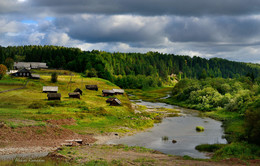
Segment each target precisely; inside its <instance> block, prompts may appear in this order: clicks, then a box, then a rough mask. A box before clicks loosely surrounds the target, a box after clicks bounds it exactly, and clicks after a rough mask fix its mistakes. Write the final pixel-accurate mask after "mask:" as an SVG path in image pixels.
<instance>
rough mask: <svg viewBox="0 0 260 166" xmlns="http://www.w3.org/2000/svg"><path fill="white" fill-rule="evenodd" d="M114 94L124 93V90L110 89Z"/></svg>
mask: <svg viewBox="0 0 260 166" xmlns="http://www.w3.org/2000/svg"><path fill="white" fill-rule="evenodd" d="M112 90H113V91H114V92H115V93H125V91H124V89H112Z"/></svg>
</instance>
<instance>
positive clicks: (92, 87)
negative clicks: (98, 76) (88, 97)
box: [86, 85, 98, 91]
mask: <svg viewBox="0 0 260 166" xmlns="http://www.w3.org/2000/svg"><path fill="white" fill-rule="evenodd" d="M86 89H88V90H96V91H98V86H97V85H86Z"/></svg>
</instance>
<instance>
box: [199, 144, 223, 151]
mask: <svg viewBox="0 0 260 166" xmlns="http://www.w3.org/2000/svg"><path fill="white" fill-rule="evenodd" d="M224 146H225V144H201V145H198V146H196V147H195V149H196V150H198V151H200V152H215V151H217V150H219V149H221V148H223V147H224Z"/></svg>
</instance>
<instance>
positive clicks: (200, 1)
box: [28, 0, 260, 16]
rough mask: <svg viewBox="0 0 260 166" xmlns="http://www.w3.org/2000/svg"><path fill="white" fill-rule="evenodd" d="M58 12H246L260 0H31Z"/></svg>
mask: <svg viewBox="0 0 260 166" xmlns="http://www.w3.org/2000/svg"><path fill="white" fill-rule="evenodd" d="M28 2H29V3H30V5H32V6H34V7H42V8H44V7H45V8H48V9H49V10H50V11H52V12H54V13H62V14H64V13H66V14H68V13H70V14H73V13H94V14H137V15H186V16H190V15H207V14H212V15H244V14H252V13H259V12H260V1H259V0H248V1H246V0H127V1H126V0H29V1H28Z"/></svg>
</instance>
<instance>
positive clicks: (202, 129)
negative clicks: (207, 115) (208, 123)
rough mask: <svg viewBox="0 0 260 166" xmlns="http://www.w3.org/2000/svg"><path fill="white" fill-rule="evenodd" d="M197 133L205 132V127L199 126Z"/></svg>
mask: <svg viewBox="0 0 260 166" xmlns="http://www.w3.org/2000/svg"><path fill="white" fill-rule="evenodd" d="M196 131H198V132H202V131H204V127H203V126H197V127H196Z"/></svg>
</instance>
